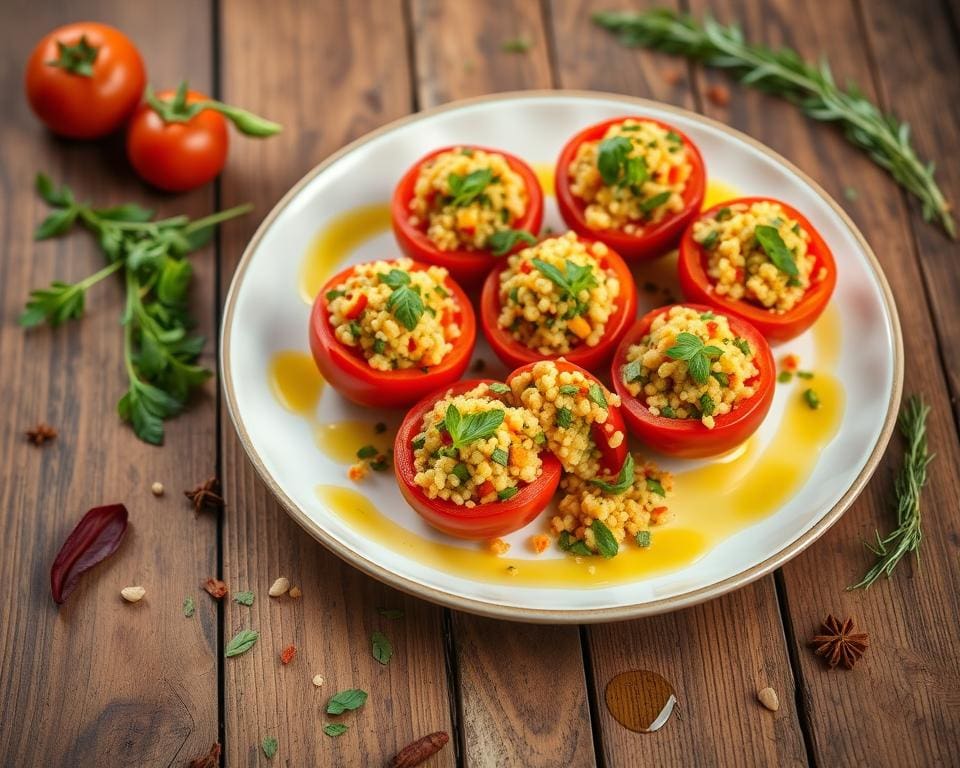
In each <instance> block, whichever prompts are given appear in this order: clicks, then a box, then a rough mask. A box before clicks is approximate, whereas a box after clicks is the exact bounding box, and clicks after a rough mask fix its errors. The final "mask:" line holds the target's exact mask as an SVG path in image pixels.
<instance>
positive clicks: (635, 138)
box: [569, 119, 693, 234]
mask: <svg viewBox="0 0 960 768" xmlns="http://www.w3.org/2000/svg"><path fill="white" fill-rule="evenodd" d="M692 172H693V166H692V164H691V163H690V160H689V158H688V157H687V150H686V147H685V146H684V142H683V138H682V137H681V136H680V135H679V134H677V133H675V132H674V131H671V130H669V129H668V128H664V127H663V126H661V125H658V124H657V123H653V122H650V121H647V120H634V119H628V120H624V121H623V122H622V123H616V124H614V125H611V126H610V127H609V128H608V129H607V132H606V133H605V134H604V136H603V138H602V139H601V140H600V141H585V142H584V143H583V144H581V145H580V146H579V148H578V149H577V154H576V157H574V159H573V162H572V163H571V164H570V168H569V174H570V182H571V183H570V191H571V192H572V193H573V194H574V195H575V196H576V197H578V198H580V199H581V200H583V201H584V203H586V207H585V209H584V217H585V220H586V223H587V226H588V227H590V228H591V229H598V230H604V229H619V230H623V231H624V232H626V233H627V234H635V233H636V232H638V231H639V230H641V229H642V228H643V227H645V226H648V225H649V224H655V223H657V222H659V221H661V220H662V219H663V218H664V217H666V216H668V215H670V214H673V213H679V212H680V211H682V210H683V207H684V203H683V192H684V190H685V189H686V186H687V180H688V179H689V178H690V174H691V173H692Z"/></svg>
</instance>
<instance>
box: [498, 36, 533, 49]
mask: <svg viewBox="0 0 960 768" xmlns="http://www.w3.org/2000/svg"><path fill="white" fill-rule="evenodd" d="M532 47H533V43H531V42H530V40H529V38H527V37H524V36H522V35H521V36H520V37H514V38H511V39H509V40H504V41H503V42H502V43H501V44H500V50H501V51H504V52H505V53H526V52H527V51H529V50H530V49H531V48H532Z"/></svg>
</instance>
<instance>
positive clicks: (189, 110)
mask: <svg viewBox="0 0 960 768" xmlns="http://www.w3.org/2000/svg"><path fill="white" fill-rule="evenodd" d="M187 96H188V90H187V81H186V80H184V81H183V82H181V83H180V86H179V87H178V88H177V92H176V94H174V96H173V98H172V99H161V98H158V97H157V95H156V94H155V93H154V92H153V89H152V88H150V86H147V93H146V100H147V103H148V104H149V105H150V106H151V108H152V109H153V111H154V112H156V113H157V114H158V115H160V117H161V118H162V119H163V121H164V122H166V123H186V122H189V121H190V120H192V119H193V118H194V117H196V116H197V115H199V114H200V113H201V112H203V111H204V110H205V109H211V110H213V111H214V112H219V113H220V114H221V115H223V116H224V117H226V118H227V119H228V120H229V121H230V122H231V123H233V124H234V125H235V126H236V128H237V130H238V131H240V132H241V133H243V134H245V135H247V136H256V137H258V138H264V137H267V136H273V135H274V134H275V133H279V132H280V131H281V130H283V126H282V125H280V124H279V123H274V122H273V121H272V120H267V119H266V118H263V117H260V116H259V115H255V114H253V113H252V112H248V111H247V110H245V109H240V108H239V107H234V106H231V105H229V104H224V103H223V102H222V101H217V100H216V99H204V100H202V101H194V102H192V103H187Z"/></svg>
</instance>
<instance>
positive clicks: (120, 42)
mask: <svg viewBox="0 0 960 768" xmlns="http://www.w3.org/2000/svg"><path fill="white" fill-rule="evenodd" d="M84 35H86V38H87V41H88V42H89V43H90V45H92V46H94V47H96V48H99V51H98V52H97V58H96V61H94V63H93V75H92V76H91V77H85V76H83V75H77V74H73V73H72V72H68V71H66V70H64V69H62V68H60V67H54V66H51V65H49V64H47V62H48V61H55V60H56V59H57V57H58V50H57V42H58V41H60V42H62V43H66V44H68V45H73V44H76V43H78V42H80V38H81V37H82V36H84ZM24 80H25V86H26V92H27V100H28V101H29V102H30V107H31V109H33V111H34V113H35V114H36V115H37V117H39V118H40V120H42V121H43V122H44V123H45V124H46V126H47V127H48V128H49V129H50V130H51V131H53V132H54V133H56V134H57V135H59V136H66V137H67V138H71V139H96V138H100V137H101V136H106V135H107V134H110V133H113V132H114V131H115V130H117V129H118V128H119V127H120V126H121V125H122V124H123V122H124V121H125V120H126V119H127V118H128V117H129V116H130V114H131V113H132V112H133V110H134V109H135V108H136V106H137V104H139V103H140V99H141V97H142V96H143V89H144V87H145V86H146V83H147V73H146V69H145V68H144V66H143V59H142V58H141V57H140V53H139V51H137V49H136V46H134V44H133V42H132V41H131V40H130V38H128V37H127V36H126V35H124V34H123V33H122V32H121V31H120V30H118V29H115V28H114V27H111V26H108V25H107V24H99V23H97V22H93V21H84V22H77V23H75V24H67V25H66V26H63V27H58V28H57V29H55V30H53V31H52V32H50V33H49V34H48V35H46V36H45V37H44V38H43V39H42V40H40V42H39V43H37V46H36V47H35V48H34V49H33V52H32V53H31V54H30V58H29V59H28V60H27V69H26V74H25V78H24Z"/></svg>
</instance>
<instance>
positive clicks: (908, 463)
mask: <svg viewBox="0 0 960 768" xmlns="http://www.w3.org/2000/svg"><path fill="white" fill-rule="evenodd" d="M929 414H930V406H929V405H927V404H926V403H925V402H924V401H923V398H922V397H920V396H919V395H914V396H913V397H911V398H910V399H909V400H908V401H907V404H906V405H905V406H904V407H903V410H902V411H901V412H900V419H899V426H900V434H901V435H902V436H903V439H904V442H905V443H906V450H905V451H904V455H903V465H902V466H901V467H900V472H899V474H898V475H897V479H896V482H895V483H894V497H895V499H896V508H897V527H896V528H894V529H893V530H892V531H891V532H890V533H888V534H887V535H886V536H885V537H884V538H880V532H879V531H877V532H876V537H877V543H876V545H872V544H869V543H867V544H866V547H867V549H869V550H870V551H871V552H873V554H875V555H876V556H877V562H876V564H875V565H874V566H873V567H872V568H871V569H870V570H869V571H867V574H866V575H865V576H864V577H863V578H862V579H861V580H860V581H859V582H858V583H856V584H853V585H851V586H849V587H847V589H859V588H860V587H863V588H869V587H870V586H871V585H872V584H873V583H874V582H875V581H877V579H879V578H880V577H881V576H886V577H887V578H890V575H891V574H892V573H893V570H894V568H896V567H897V564H898V563H899V562H900V561H901V560H902V559H903V557H904V555H906V554H907V553H908V552H914V553H915V554H916V557H917V558H918V559H919V557H920V542H921V541H922V540H923V531H922V530H921V527H920V519H921V518H920V496H921V494H922V493H923V487H924V486H925V485H926V484H927V467H928V466H929V464H930V462H931V461H933V458H934V456H933V454H930V452H929V451H928V449H927V416H928V415H929Z"/></svg>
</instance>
